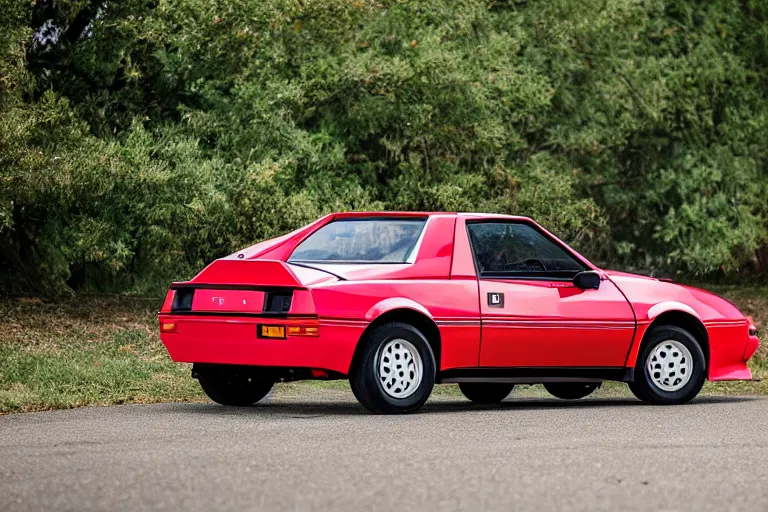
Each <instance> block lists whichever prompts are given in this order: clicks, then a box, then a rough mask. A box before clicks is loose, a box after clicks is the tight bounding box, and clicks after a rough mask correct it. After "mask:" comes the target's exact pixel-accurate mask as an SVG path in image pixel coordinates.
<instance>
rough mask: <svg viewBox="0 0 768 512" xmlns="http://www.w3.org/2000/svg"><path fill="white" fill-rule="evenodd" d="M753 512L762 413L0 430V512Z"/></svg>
mask: <svg viewBox="0 0 768 512" xmlns="http://www.w3.org/2000/svg"><path fill="white" fill-rule="evenodd" d="M146 509H169V510H182V509H187V510H236V511H244V510H341V511H346V510H349V511H355V512H359V511H365V512H373V511H379V510H471V511H480V510H503V511H505V512H508V511H510V510H622V511H625V510H644V511H645V510H697V511H700V510H717V511H723V510H750V511H766V510H768V400H766V399H755V398H716V397H710V398H701V399H699V400H697V401H695V402H693V403H691V404H689V405H686V406H680V407H653V406H645V405H641V404H640V403H639V402H636V401H633V400H625V399H615V400H583V401H580V402H575V403H564V402H559V401H554V400H551V401H550V400H525V401H510V402H507V403H505V404H503V405H502V406H500V407H492V408H486V407H479V406H474V405H471V404H470V403H468V402H465V401H461V400H459V399H450V400H447V399H441V400H436V401H433V402H430V403H428V404H427V405H426V406H425V407H424V409H423V410H422V412H421V413H419V414H415V415H411V416H399V417H384V416H372V415H369V414H366V413H364V412H363V411H362V409H361V408H360V407H359V406H358V405H357V404H356V403H354V402H352V401H351V399H349V397H347V396H346V395H345V396H343V397H342V401H341V402H338V401H337V402H333V403H328V402H311V403H310V402H306V401H305V402H299V401H295V400H289V399H274V400H272V401H271V403H269V404H267V405H266V406H257V407H253V408H249V409H226V408H223V407H220V406H217V405H213V404H165V405H128V406H119V407H107V408H85V409H78V410H69V411H57V412H47V413H34V414H18V415H9V416H3V417H0V510H25V511H28V510H146Z"/></svg>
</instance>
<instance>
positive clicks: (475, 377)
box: [437, 366, 635, 383]
mask: <svg viewBox="0 0 768 512" xmlns="http://www.w3.org/2000/svg"><path fill="white" fill-rule="evenodd" d="M634 372H635V369H634V368H625V367H623V366H617V367H559V366H555V367H513V368H504V367H480V368H454V369H451V370H445V371H443V372H440V375H438V379H437V381H438V382H451V381H453V382H458V381H462V380H464V381H467V380H471V381H476V382H482V381H486V380H487V381H494V380H495V381H502V380H514V381H521V382H522V381H530V382H532V383H533V382H544V381H545V380H546V379H595V380H616V381H620V382H631V381H633V380H634V376H635V373H634ZM539 379H543V380H539Z"/></svg>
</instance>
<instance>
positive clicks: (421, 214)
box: [332, 211, 531, 222]
mask: <svg viewBox="0 0 768 512" xmlns="http://www.w3.org/2000/svg"><path fill="white" fill-rule="evenodd" d="M437 215H440V216H443V215H445V216H454V217H465V218H470V219H485V218H490V219H508V220H520V221H527V222H531V219H530V218H529V217H522V216H518V215H505V214H501V213H475V212H396V211H386V212H385V211H379V212H338V213H334V214H332V216H333V218H335V219H343V218H361V217H363V218H365V217H433V216H437Z"/></svg>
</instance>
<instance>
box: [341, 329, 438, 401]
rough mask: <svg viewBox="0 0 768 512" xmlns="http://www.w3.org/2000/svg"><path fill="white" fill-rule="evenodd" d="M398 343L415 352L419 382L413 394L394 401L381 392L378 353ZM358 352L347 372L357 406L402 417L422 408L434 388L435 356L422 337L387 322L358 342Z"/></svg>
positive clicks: (417, 331)
mask: <svg viewBox="0 0 768 512" xmlns="http://www.w3.org/2000/svg"><path fill="white" fill-rule="evenodd" d="M396 339H402V340H405V341H407V342H408V343H410V344H411V345H412V346H413V348H415V350H416V351H417V352H418V356H419V357H420V358H421V362H422V377H421V382H420V383H418V384H417V386H416V388H415V391H413V392H412V393H411V394H410V395H408V396H406V397H404V398H395V397H393V396H390V394H388V392H386V391H385V389H384V386H386V385H387V384H386V383H382V379H381V378H380V375H379V365H378V362H379V361H378V356H379V349H382V348H384V347H385V346H386V345H387V342H389V341H391V340H396ZM360 343H361V345H360V347H358V350H359V351H360V352H359V353H358V354H357V357H356V358H355V361H356V363H355V365H354V367H353V368H352V369H351V372H350V376H349V383H350V386H351V388H352V393H354V395H355V398H357V400H358V402H360V404H361V405H362V406H363V407H365V408H366V409H368V410H369V411H371V412H374V413H377V414H402V413H409V412H413V411H415V410H417V409H418V408H419V407H421V406H422V405H424V402H426V401H427V399H428V398H429V395H430V394H431V393H432V388H433V386H434V385H435V374H436V364H435V355H434V354H433V353H432V348H431V347H430V346H429V342H427V339H426V338H425V337H424V335H423V334H422V333H421V332H420V331H419V330H418V329H416V328H415V327H414V326H412V325H410V324H405V323H401V322H391V323H388V324H384V325H382V326H380V327H378V328H376V329H375V330H374V331H372V332H371V333H370V334H368V335H366V336H365V337H364V338H363V339H361V340H360Z"/></svg>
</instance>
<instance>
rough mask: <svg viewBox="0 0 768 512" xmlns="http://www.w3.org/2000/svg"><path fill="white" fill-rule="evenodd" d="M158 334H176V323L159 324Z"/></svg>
mask: <svg viewBox="0 0 768 512" xmlns="http://www.w3.org/2000/svg"><path fill="white" fill-rule="evenodd" d="M160 332H178V331H177V330H176V322H160Z"/></svg>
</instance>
